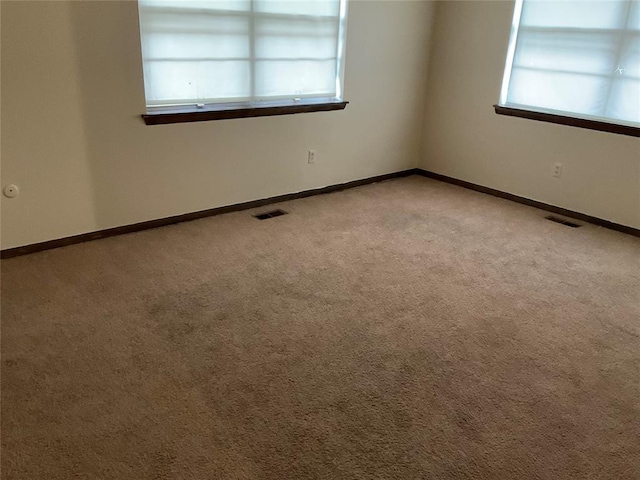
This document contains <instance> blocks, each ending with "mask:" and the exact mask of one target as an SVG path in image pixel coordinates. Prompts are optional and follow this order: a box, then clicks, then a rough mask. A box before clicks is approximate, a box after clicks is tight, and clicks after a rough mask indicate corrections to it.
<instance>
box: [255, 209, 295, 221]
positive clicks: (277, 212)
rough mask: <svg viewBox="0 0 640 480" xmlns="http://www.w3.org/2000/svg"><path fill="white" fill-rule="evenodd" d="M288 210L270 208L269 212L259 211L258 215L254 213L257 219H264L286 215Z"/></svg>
mask: <svg viewBox="0 0 640 480" xmlns="http://www.w3.org/2000/svg"><path fill="white" fill-rule="evenodd" d="M287 213H289V212H285V211H284V210H280V209H278V210H271V211H270V212H264V213H259V214H258V215H254V217H256V218H257V219H258V220H266V219H267V218H273V217H279V216H281V215H286V214H287Z"/></svg>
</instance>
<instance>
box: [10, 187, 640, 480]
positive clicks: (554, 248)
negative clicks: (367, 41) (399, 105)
mask: <svg viewBox="0 0 640 480" xmlns="http://www.w3.org/2000/svg"><path fill="white" fill-rule="evenodd" d="M277 207H279V208H283V209H285V210H287V211H289V212H290V213H289V215H286V216H282V217H277V218H273V219H269V220H265V221H258V220H256V219H254V218H252V216H251V214H252V213H256V212H255V211H245V212H238V213H233V214H228V215H223V216H219V217H214V218H208V219H203V220H198V221H194V222H190V223H184V224H181V225H177V226H172V227H164V228H160V229H156V230H149V231H145V232H141V233H136V234H130V235H125V236H121V237H115V238H111V239H106V240H100V241H96V242H91V243H86V244H82V245H76V246H72V247H67V248H63V249H58V250H51V251H47V252H42V253H38V254H33V255H30V256H25V257H20V258H15V259H10V260H3V261H2V447H3V451H2V474H3V475H2V478H3V479H6V480H17V479H20V480H26V479H47V480H59V479H60V480H61V479H65V480H66V479H76V478H77V479H116V480H128V479H136V480H143V479H181V480H182V479H185V480H186V479H197V480H199V479H224V480H235V479H249V480H254V479H277V480H282V479H292V480H306V479H327V480H342V479H345V480H352V479H367V480H369V479H402V480H409V479H491V480H493V479H509V480H510V479H517V480H526V479H553V480H559V479H616V480H623V479H638V478H640V440H639V439H640V239H638V238H634V237H631V236H627V235H624V234H620V233H616V232H612V231H609V230H605V229H602V228H598V227H595V226H592V225H585V226H583V227H582V228H578V229H572V228H569V227H566V226H562V225H558V224H555V223H552V222H549V221H548V220H545V219H544V217H545V215H546V213H545V212H542V211H539V210H536V209H532V208H529V207H525V206H522V205H518V204H514V203H511V202H509V201H506V200H501V199H497V198H493V197H490V196H486V195H483V194H480V193H476V192H472V191H468V190H464V189H461V188H458V187H454V186H450V185H447V184H443V183H440V182H437V181H433V180H429V179H426V178H422V177H408V178H404V179H398V180H392V181H388V182H383V183H379V184H373V185H369V186H364V187H359V188H355V189H351V190H348V191H344V192H339V193H333V194H329V195H321V196H316V197H312V198H307V199H302V200H295V201H292V202H287V203H282V204H279V205H278V206H277ZM267 209H268V208H267ZM263 210H266V209H264V208H262V209H260V211H263Z"/></svg>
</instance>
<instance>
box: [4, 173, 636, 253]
mask: <svg viewBox="0 0 640 480" xmlns="http://www.w3.org/2000/svg"><path fill="white" fill-rule="evenodd" d="M410 175H421V176H423V177H427V178H432V179H434V180H439V181H441V182H446V183H450V184H452V185H457V186H460V187H464V188H468V189H470V190H475V191H477V192H481V193H486V194H488V195H493V196H494V197H500V198H504V199H506V200H511V201H513V202H517V203H521V204H523V205H528V206H530V207H535V208H539V209H541V210H545V211H547V212H552V213H555V214H558V215H562V216H565V217H569V218H575V219H577V220H581V221H583V222H587V223H592V224H594V225H598V226H601V227H605V228H609V229H611V230H616V231H618V232H622V233H626V234H628V235H633V236H635V237H639V238H640V230H638V229H637V228H633V227H628V226H626V225H620V224H618V223H614V222H610V221H608V220H603V219H601V218H597V217H592V216H591V215H586V214H584V213H579V212H574V211H573V210H567V209H566V208H562V207H556V206H554V205H549V204H547V203H542V202H538V201H536V200H531V199H529V198H525V197H521V196H519V195H514V194H513V193H506V192H502V191H500V190H496V189H494V188H490V187H484V186H482V185H477V184H475V183H471V182H467V181H465V180H459V179H457V178H453V177H448V176H446V175H441V174H439V173H434V172H430V171H428V170H423V169H421V168H412V169H409V170H402V171H400V172H394V173H388V174H386V175H378V176H376V177H370V178H364V179H361V180H354V181H351V182H346V183H339V184H336V185H330V186H328V187H322V188H316V189H312V190H305V191H303V192H297V193H287V194H285V195H278V196H275V197H269V198H264V199H260V200H253V201H250V202H243V203H236V204H234V205H228V206H225V207H218V208H211V209H208V210H200V211H198V212H192V213H185V214H183V215H175V216H172V217H166V218H159V219H157V220H149V221H146V222H140V223H134V224H131V225H124V226H122V227H114V228H108V229H106V230H99V231H97V232H89V233H82V234H80V235H73V236H71V237H65V238H59V239H56V240H49V241H46V242H40V243H34V244H31V245H24V246H22V247H15V248H8V249H6V250H2V251H1V252H0V258H12V257H18V256H21V255H27V254H30V253H35V252H41V251H43V250H50V249H52V248H59V247H66V246H68V245H74V244H76V243H83V242H88V241H91V240H98V239H100V238H108V237H113V236H116V235H122V234H125V233H133V232H139V231H142V230H148V229H150V228H157V227H163V226H166V225H173V224H176V223H181V222H188V221H190V220H197V219H198V218H205V217H212V216H215V215H221V214H223V213H230V212H238V211H241V210H248V209H250V208H258V207H262V206H265V205H270V204H273V203H280V202H286V201H289V200H295V199H297V198H305V197H311V196H313V195H321V194H324V193H331V192H337V191H340V190H346V189H348V188H353V187H359V186H361V185H367V184H370V183H375V182H382V181H384V180H391V179H393V178H400V177H407V176H410Z"/></svg>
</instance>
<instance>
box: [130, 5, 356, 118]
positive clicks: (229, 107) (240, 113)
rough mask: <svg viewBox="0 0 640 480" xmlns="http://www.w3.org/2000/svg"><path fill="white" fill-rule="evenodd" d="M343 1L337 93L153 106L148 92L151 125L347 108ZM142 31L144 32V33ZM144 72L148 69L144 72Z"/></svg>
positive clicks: (337, 61) (344, 9)
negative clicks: (333, 95) (332, 94)
mask: <svg viewBox="0 0 640 480" xmlns="http://www.w3.org/2000/svg"><path fill="white" fill-rule="evenodd" d="M338 1H339V17H338V31H339V34H338V44H337V58H336V96H335V97H316V96H307V95H300V97H299V98H291V97H290V96H287V97H286V98H278V97H273V99H269V98H267V99H260V100H253V101H250V100H249V101H233V100H232V101H226V102H225V101H223V102H209V103H184V104H175V105H170V104H167V105H149V104H148V103H147V98H146V93H145V107H146V111H145V113H144V114H142V115H141V117H142V119H143V120H144V122H145V124H147V125H161V124H169V123H187V122H200V121H209V120H225V119H236V118H250V117H264V116H276V115H289V114H296V113H310V112H326V111H334V110H343V109H345V108H346V106H347V105H348V104H349V102H348V101H345V100H344V72H345V63H346V59H345V57H346V39H347V11H348V0H338ZM141 33H142V32H141ZM142 60H143V62H144V58H143V59H142ZM143 75H144V72H143Z"/></svg>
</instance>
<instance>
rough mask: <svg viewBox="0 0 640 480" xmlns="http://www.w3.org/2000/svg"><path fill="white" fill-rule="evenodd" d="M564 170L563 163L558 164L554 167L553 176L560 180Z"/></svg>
mask: <svg viewBox="0 0 640 480" xmlns="http://www.w3.org/2000/svg"><path fill="white" fill-rule="evenodd" d="M563 170H564V165H562V164H561V163H556V164H555V165H554V166H553V176H554V177H556V178H560V177H561V176H562V171H563Z"/></svg>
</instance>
